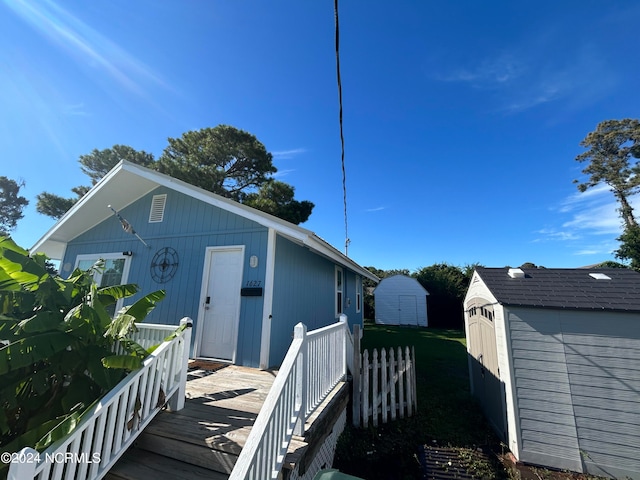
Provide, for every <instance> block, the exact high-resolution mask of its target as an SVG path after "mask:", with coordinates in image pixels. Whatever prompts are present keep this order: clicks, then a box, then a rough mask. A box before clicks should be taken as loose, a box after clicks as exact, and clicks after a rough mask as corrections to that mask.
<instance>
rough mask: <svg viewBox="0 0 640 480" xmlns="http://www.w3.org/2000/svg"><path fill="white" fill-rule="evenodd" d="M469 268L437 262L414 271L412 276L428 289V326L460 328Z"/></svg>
mask: <svg viewBox="0 0 640 480" xmlns="http://www.w3.org/2000/svg"><path fill="white" fill-rule="evenodd" d="M469 272H470V269H469V268H466V269H465V270H463V269H461V268H460V267H456V266H454V265H450V264H448V263H436V264H434V265H431V266H429V267H424V268H422V269H420V270H418V271H417V272H416V273H415V275H414V276H415V278H416V279H417V280H418V281H419V282H420V284H421V285H422V286H423V287H424V288H426V289H427V291H428V292H429V296H428V297H427V309H428V316H429V326H432V327H441V328H462V325H463V301H464V296H465V294H466V291H467V288H468V287H469V280H470V274H469Z"/></svg>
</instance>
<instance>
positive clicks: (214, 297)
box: [199, 247, 244, 361]
mask: <svg viewBox="0 0 640 480" xmlns="http://www.w3.org/2000/svg"><path fill="white" fill-rule="evenodd" d="M243 260H244V251H243V247H224V248H211V249H208V250H207V261H206V262H205V272H204V279H205V282H206V287H205V289H204V297H205V298H204V299H203V308H204V314H203V315H202V316H201V318H202V325H201V328H202V334H201V339H200V349H199V356H200V357H205V358H215V359H219V360H228V361H234V360H235V353H236V343H237V338H238V323H239V321H240V288H241V286H242V267H243Z"/></svg>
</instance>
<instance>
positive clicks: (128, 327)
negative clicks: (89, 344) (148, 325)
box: [104, 313, 136, 340]
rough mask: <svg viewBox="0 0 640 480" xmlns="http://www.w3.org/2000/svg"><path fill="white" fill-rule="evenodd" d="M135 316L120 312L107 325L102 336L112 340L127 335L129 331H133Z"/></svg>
mask: <svg viewBox="0 0 640 480" xmlns="http://www.w3.org/2000/svg"><path fill="white" fill-rule="evenodd" d="M135 322H136V317H134V316H132V315H128V314H126V313H124V314H123V313H120V314H119V315H118V316H117V317H116V318H114V319H113V320H112V321H111V323H110V324H109V326H108V327H107V330H106V332H104V336H105V337H108V338H111V339H113V340H121V339H124V338H126V337H127V335H129V334H130V333H131V332H133V331H135Z"/></svg>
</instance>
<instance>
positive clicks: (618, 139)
mask: <svg viewBox="0 0 640 480" xmlns="http://www.w3.org/2000/svg"><path fill="white" fill-rule="evenodd" d="M580 145H581V146H583V147H585V148H587V149H588V150H587V151H586V152H583V153H581V154H580V155H578V156H577V157H576V161H578V162H581V163H583V162H588V165H587V166H586V167H585V168H584V170H582V173H584V174H585V175H589V178H588V180H587V181H585V182H582V183H579V181H578V180H574V183H577V184H578V190H580V191H581V192H584V191H586V190H587V189H589V188H591V187H595V186H596V185H599V184H601V183H604V184H606V185H608V186H609V188H610V189H611V191H612V192H613V194H614V195H615V197H616V200H617V201H618V202H619V204H620V209H619V211H620V216H621V217H622V220H623V221H624V224H625V227H629V226H633V225H636V224H637V223H636V220H635V217H634V215H633V208H632V207H631V205H630V203H629V197H630V196H631V195H633V194H634V193H637V192H638V191H639V188H640V175H639V173H640V167H639V166H638V162H637V160H636V161H632V159H638V158H640V122H639V121H638V120H635V119H630V118H626V119H623V120H605V121H604V122H600V123H599V124H598V125H597V126H596V129H595V130H594V131H593V132H590V133H589V134H588V135H587V136H586V137H585V138H584V140H582V142H580Z"/></svg>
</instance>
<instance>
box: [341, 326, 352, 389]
mask: <svg viewBox="0 0 640 480" xmlns="http://www.w3.org/2000/svg"><path fill="white" fill-rule="evenodd" d="M347 320H348V318H347V316H346V315H345V314H344V313H341V314H340V324H341V325H342V375H344V377H345V378H346V376H347V365H348V364H349V363H348V360H347V355H348V352H347V350H348V348H347V342H348V339H347V336H348V335H349V333H350V332H349V322H348V321H347Z"/></svg>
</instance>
